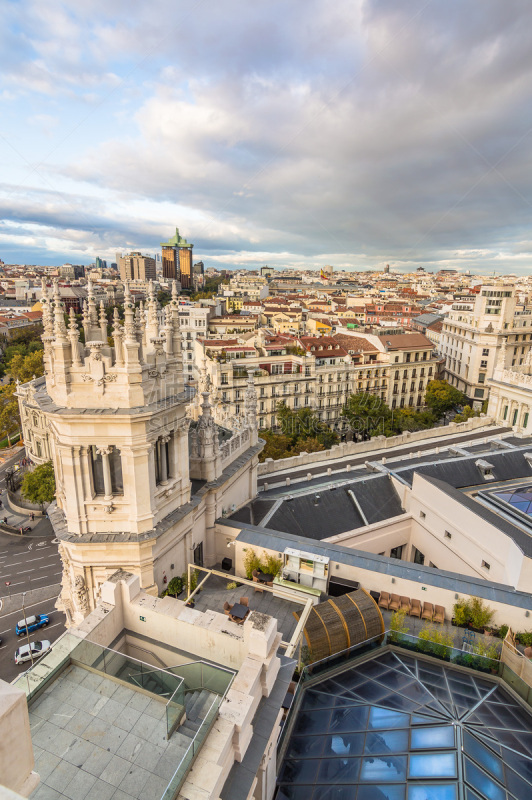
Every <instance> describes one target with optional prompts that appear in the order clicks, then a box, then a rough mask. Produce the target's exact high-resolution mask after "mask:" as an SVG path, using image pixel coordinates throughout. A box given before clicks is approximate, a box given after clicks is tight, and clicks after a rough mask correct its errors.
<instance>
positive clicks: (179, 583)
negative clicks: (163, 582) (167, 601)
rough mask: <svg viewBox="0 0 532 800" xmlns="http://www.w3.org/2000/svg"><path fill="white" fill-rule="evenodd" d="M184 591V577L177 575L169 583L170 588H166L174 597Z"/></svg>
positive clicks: (167, 592)
mask: <svg viewBox="0 0 532 800" xmlns="http://www.w3.org/2000/svg"><path fill="white" fill-rule="evenodd" d="M182 591H183V579H182V578H180V577H178V576H176V577H175V578H172V580H171V581H170V582H169V584H168V588H167V590H166V594H170V595H172V596H173V597H177V595H178V594H180V593H181V592H182Z"/></svg>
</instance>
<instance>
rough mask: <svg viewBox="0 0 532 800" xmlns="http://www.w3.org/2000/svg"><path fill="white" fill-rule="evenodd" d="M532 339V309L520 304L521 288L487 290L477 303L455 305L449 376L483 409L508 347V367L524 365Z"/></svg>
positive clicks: (446, 338)
mask: <svg viewBox="0 0 532 800" xmlns="http://www.w3.org/2000/svg"><path fill="white" fill-rule="evenodd" d="M531 341H532V309H530V307H528V306H525V305H518V304H517V299H516V289H515V287H513V286H507V285H504V284H495V285H491V286H490V285H485V286H482V288H481V290H480V292H479V294H477V296H476V297H475V299H474V301H472V300H469V301H467V302H465V301H460V302H456V303H453V305H452V308H451V311H450V312H449V315H448V316H447V317H446V319H445V320H444V321H443V328H442V333H441V344H440V352H441V355H442V356H444V357H445V368H444V375H445V378H446V380H448V381H449V383H452V384H453V386H456V388H457V389H460V391H462V392H464V393H465V395H466V396H467V397H468V398H469V399H470V400H472V401H473V408H480V407H481V406H482V403H483V402H484V401H485V400H487V399H488V395H489V387H488V380H489V378H491V376H492V375H493V370H494V368H495V365H496V363H497V360H498V357H499V353H500V350H501V348H502V347H503V344H504V346H505V347H506V365H507V366H520V365H522V364H523V363H524V361H525V359H526V356H527V353H528V352H529V350H530V343H531Z"/></svg>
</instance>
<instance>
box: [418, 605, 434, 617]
mask: <svg viewBox="0 0 532 800" xmlns="http://www.w3.org/2000/svg"><path fill="white" fill-rule="evenodd" d="M433 616H434V606H433V605H432V603H423V613H422V615H421V619H427V620H428V621H429V622H432V617H433Z"/></svg>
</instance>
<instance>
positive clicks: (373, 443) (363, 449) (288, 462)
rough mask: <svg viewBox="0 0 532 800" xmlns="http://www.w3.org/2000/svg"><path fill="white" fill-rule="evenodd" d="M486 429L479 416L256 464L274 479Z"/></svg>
mask: <svg viewBox="0 0 532 800" xmlns="http://www.w3.org/2000/svg"><path fill="white" fill-rule="evenodd" d="M490 427H494V421H493V419H491V417H486V416H485V415H484V414H481V415H480V417H473V418H472V419H469V420H467V422H459V423H455V422H450V423H449V425H439V426H437V427H436V428H430V429H429V430H424V431H415V432H413V433H411V432H410V431H406V432H405V433H402V434H400V435H399V436H375V437H374V438H373V439H370V440H369V441H367V442H343V443H342V444H336V445H334V446H333V447H331V449H330V450H321V451H320V452H318V453H301V455H299V456H293V457H292V458H279V459H276V460H274V459H273V458H267V459H266V461H264V462H263V463H262V464H259V476H262V475H274V474H275V473H277V472H285V471H289V470H293V469H297V468H301V467H304V466H306V465H307V464H308V465H310V464H312V465H315V464H319V463H321V462H324V461H331V460H334V459H341V458H347V457H348V456H358V455H364V453H372V452H375V451H379V450H390V449H392V448H394V447H400V446H401V445H412V446H413V445H414V444H415V443H417V442H427V441H429V440H431V439H434V440H437V439H438V438H440V437H442V438H443V437H445V438H449V436H456V435H458V434H463V433H470V432H471V431H478V430H481V429H484V428H485V429H486V435H489V432H490V430H489V429H490ZM259 436H260V431H259Z"/></svg>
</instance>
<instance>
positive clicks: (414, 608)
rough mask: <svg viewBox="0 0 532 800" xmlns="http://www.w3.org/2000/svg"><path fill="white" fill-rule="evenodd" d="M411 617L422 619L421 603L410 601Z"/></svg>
mask: <svg viewBox="0 0 532 800" xmlns="http://www.w3.org/2000/svg"><path fill="white" fill-rule="evenodd" d="M410 616H411V617H421V603H420V602H419V600H411V601H410Z"/></svg>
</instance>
